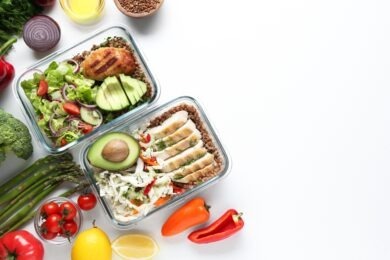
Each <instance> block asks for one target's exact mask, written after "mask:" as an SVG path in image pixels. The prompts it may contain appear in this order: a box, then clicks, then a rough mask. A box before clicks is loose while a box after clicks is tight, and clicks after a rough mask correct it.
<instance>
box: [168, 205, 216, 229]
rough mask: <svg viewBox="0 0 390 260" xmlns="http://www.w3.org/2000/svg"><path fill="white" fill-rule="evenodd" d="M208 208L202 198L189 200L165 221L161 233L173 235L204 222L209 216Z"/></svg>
mask: <svg viewBox="0 0 390 260" xmlns="http://www.w3.org/2000/svg"><path fill="white" fill-rule="evenodd" d="M209 208H210V207H209V206H208V205H207V204H206V203H205V201H204V199H202V198H195V199H192V200H190V201H189V202H187V203H186V204H184V205H183V206H182V207H181V208H179V209H178V210H177V211H175V212H174V213H173V214H172V215H171V216H170V217H169V218H168V219H167V220H166V221H165V223H164V225H163V227H162V229H161V234H162V235H163V236H173V235H176V234H179V233H180V232H182V231H184V230H186V229H188V228H190V227H193V226H196V225H199V224H202V223H205V222H206V221H207V220H209V218H210V212H209Z"/></svg>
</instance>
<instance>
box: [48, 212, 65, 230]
mask: <svg viewBox="0 0 390 260" xmlns="http://www.w3.org/2000/svg"><path fill="white" fill-rule="evenodd" d="M61 220H62V217H61V215H60V214H57V213H54V214H51V215H49V216H47V218H46V222H45V223H46V227H47V231H49V232H51V233H55V234H57V233H58V232H60V231H61Z"/></svg>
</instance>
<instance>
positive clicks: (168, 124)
mask: <svg viewBox="0 0 390 260" xmlns="http://www.w3.org/2000/svg"><path fill="white" fill-rule="evenodd" d="M187 119H188V112H187V111H184V110H182V111H179V112H176V113H175V114H173V115H172V116H171V117H170V118H168V119H167V120H165V121H164V122H163V123H162V124H161V125H159V126H156V127H154V128H152V129H150V130H149V131H148V133H149V134H150V135H152V136H153V137H154V138H155V139H160V138H163V137H165V136H167V135H170V134H172V133H174V132H175V131H176V130H177V129H179V128H180V127H182V126H183V125H184V124H185V123H186V122H187Z"/></svg>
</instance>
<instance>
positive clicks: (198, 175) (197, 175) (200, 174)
mask: <svg viewBox="0 0 390 260" xmlns="http://www.w3.org/2000/svg"><path fill="white" fill-rule="evenodd" d="M214 167H215V165H214V164H209V165H207V166H206V167H204V168H203V169H200V170H198V171H196V172H193V173H191V174H189V175H187V176H185V177H183V178H181V179H178V180H175V182H180V183H191V182H194V181H198V180H200V179H202V178H204V177H208V176H210V175H211V173H212V171H213V170H214Z"/></svg>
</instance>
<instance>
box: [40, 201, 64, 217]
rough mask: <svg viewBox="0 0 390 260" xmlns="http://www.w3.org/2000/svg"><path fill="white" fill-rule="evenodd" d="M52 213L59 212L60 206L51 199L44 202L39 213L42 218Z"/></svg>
mask: <svg viewBox="0 0 390 260" xmlns="http://www.w3.org/2000/svg"><path fill="white" fill-rule="evenodd" d="M54 213H60V207H59V206H58V204H57V203H55V202H53V201H52V202H49V203H46V204H44V205H43V206H42V208H41V214H42V216H43V217H44V218H46V217H47V216H49V215H51V214H54Z"/></svg>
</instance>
